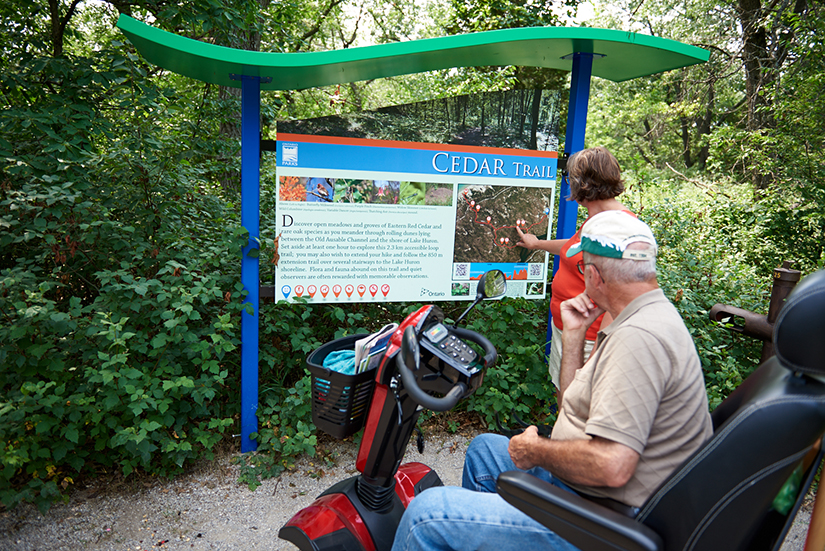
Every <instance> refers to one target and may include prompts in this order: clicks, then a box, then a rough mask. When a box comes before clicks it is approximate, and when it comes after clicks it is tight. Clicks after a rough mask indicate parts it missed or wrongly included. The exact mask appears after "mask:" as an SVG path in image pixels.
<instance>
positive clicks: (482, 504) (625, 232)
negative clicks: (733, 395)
mask: <svg viewBox="0 0 825 551" xmlns="http://www.w3.org/2000/svg"><path fill="white" fill-rule="evenodd" d="M579 248H581V250H583V251H584V255H583V260H582V262H581V263H580V264H579V266H578V267H579V270H580V271H582V272H583V275H584V280H585V286H586V290H585V292H584V293H582V294H581V295H579V296H577V297H574V298H573V299H570V300H568V301H566V302H564V303H563V304H562V306H561V313H562V323H563V326H564V332H563V335H562V364H561V374H560V379H561V385H560V396H561V398H560V401H561V408H560V410H559V414H558V420H557V421H556V424H555V426H554V427H553V431H552V434H551V437H550V438H544V437H541V436H539V435H538V432H537V429H536V427H534V426H531V427H528V428H527V429H525V431H524V432H523V433H522V434H519V435H517V436H514V437H512V438H510V439H507V438H506V437H504V436H501V435H495V434H483V435H480V436H478V437H477V438H475V439H474V440H473V442H472V443H471V444H470V447H469V448H468V450H467V456H466V458H465V462H464V474H463V481H462V486H463V487H462V488H457V487H436V488H430V489H428V490H425V491H424V492H422V493H421V494H419V495H418V496H417V497H416V498H415V499H413V500H412V502H411V503H410V505H409V506H408V508H407V510H406V512H405V513H404V515H403V517H402V519H401V524H400V525H399V527H398V531H397V532H396V535H395V540H394V542H393V551H414V550H427V551H433V550H437V549H438V550H440V549H445V550H446V549H451V550H467V551H484V550H493V551H502V550H504V549H515V550H519V551H523V550H528V549H541V550H568V549H576V548H575V547H574V546H573V545H571V544H570V543H568V542H567V541H565V540H563V539H561V538H560V537H558V536H557V535H556V534H554V533H553V532H551V531H550V530H548V529H547V528H545V527H544V526H542V525H541V524H539V523H538V522H537V521H535V520H533V519H532V518H530V517H529V516H527V515H526V514H524V513H522V512H521V511H519V510H518V509H516V508H515V507H513V506H512V505H510V504H508V503H507V502H505V501H504V499H503V498H502V497H500V496H499V495H498V494H496V479H497V478H498V475H499V474H500V473H502V472H505V471H509V470H514V469H516V468H518V469H522V470H527V471H528V472H529V473H531V474H533V475H535V476H537V477H539V478H541V479H543V480H546V481H548V482H550V483H551V484H553V485H556V486H559V487H561V488H564V489H566V490H569V491H571V492H578V493H580V494H583V495H586V496H588V497H596V498H602V499H606V500H609V501H610V502H611V503H613V504H614V506H616V507H617V508H622V507H624V508H626V509H633V508H637V507H639V506H641V505H642V503H644V501H645V500H646V499H647V497H648V496H649V495H650V494H651V493H652V492H653V491H654V490H655V489H656V488H657V487H658V486H659V484H660V483H661V482H662V481H663V480H664V479H665V478H667V477H668V475H670V474H671V472H672V471H673V470H674V469H675V468H676V467H678V466H679V465H680V464H681V463H682V462H683V461H684V460H685V459H686V458H687V457H688V456H690V455H691V454H692V453H693V452H694V451H696V450H697V449H698V448H699V447H700V446H701V445H702V444H704V443H705V441H707V440H708V439H709V438H710V437H711V435H712V432H713V429H712V425H711V419H710V415H709V413H708V402H707V395H706V394H705V386H704V380H703V376H702V370H701V365H700V362H699V357H698V355H697V353H696V349H695V347H694V344H693V340H692V339H691V336H690V334H689V333H688V330H687V328H686V327H685V325H684V322H683V321H682V319H681V318H680V316H679V314H678V313H677V311H676V309H675V308H674V307H673V305H672V304H671V303H670V302H669V301H668V300H667V298H665V296H664V293H663V292H662V291H661V289H659V285H658V283H657V280H656V251H657V246H656V241H655V239H654V237H653V234H652V232H651V230H650V228H649V227H648V226H647V225H646V224H645V223H644V222H642V221H640V220H638V219H637V218H634V217H633V216H630V215H629V214H627V213H624V212H621V211H606V212H602V213H599V214H597V215H595V216H593V217H592V218H591V219H590V220H589V221H588V222H587V223H586V224H585V225H584V227H583V228H582V235H581V243H580V244H578V245H577V246H576V247H574V248H571V250H570V251H569V252H568V256H570V255H572V254H575V253H576V252H578V250H579ZM574 249H575V250H574ZM605 311H607V312H609V313H610V314H611V315H612V316H613V319H614V321H613V323H612V324H610V325H609V326H608V327H606V328H605V329H604V330H603V331H600V332H599V336H598V339H597V341H596V348H595V350H594V351H593V354H592V356H591V357H590V359H589V360H588V362H587V363H586V364H584V365H582V363H583V362H582V351H583V345H584V338H585V333H586V331H587V328H588V327H589V326H590V324H591V323H592V322H593V320H595V319H596V318H598V317H599V316H600V315H601V314H602V313H603V312H605Z"/></svg>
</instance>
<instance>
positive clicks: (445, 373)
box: [278, 274, 503, 551]
mask: <svg viewBox="0 0 825 551" xmlns="http://www.w3.org/2000/svg"><path fill="white" fill-rule="evenodd" d="M501 277H502V280H503V274H502V276H501ZM482 282H483V279H482V280H481V281H480V282H479V287H481V285H482ZM501 293H502V294H503V290H502V291H501ZM481 295H482V293H481V292H479V296H478V297H477V299H476V302H475V303H473V306H474V305H475V304H476V303H477V302H478V301H479V300H481V298H482V296H481ZM487 296H490V293H488V294H487ZM471 308H472V306H471ZM468 311H469V309H468ZM465 314H466V312H465ZM462 317H463V315H462ZM443 319H444V315H443V313H442V312H441V309H440V308H438V307H436V306H424V307H422V308H420V309H419V310H418V311H416V312H414V313H412V314H410V315H409V316H407V318H406V319H405V320H404V322H403V323H402V324H401V325H400V327H399V328H398V329H397V330H396V331H395V333H394V334H393V335H392V338H391V340H390V342H389V344H388V345H387V349H386V351H385V352H384V356H383V358H382V360H381V363H380V364H379V366H378V367H377V368H376V370H375V372H376V373H375V386H374V390H373V395H372V399H371V402H370V406H369V412H368V414H367V418H366V426H365V429H364V435H363V437H362V438H361V445H360V447H359V449H358V456H357V458H356V463H355V466H356V469H357V470H358V471H359V472H360V473H361V474H359V475H356V476H354V477H351V478H349V479H347V480H343V481H341V482H339V483H337V484H335V485H334V486H332V487H331V488H329V489H328V490H326V491H325V492H324V493H323V494H321V495H320V496H319V497H318V498H317V499H316V500H315V502H314V503H312V505H310V506H309V507H306V508H304V509H303V510H301V511H300V512H298V514H296V515H295V516H293V517H292V518H291V519H290V520H289V521H288V522H287V523H286V524H285V525H284V527H283V528H281V530H280V531H279V532H278V537H279V538H281V539H285V540H288V541H291V542H292V543H294V544H295V545H296V546H298V548H299V549H301V551H324V550H330V551H331V550H333V549H334V550H338V551H387V550H389V549H390V548H391V547H392V542H393V539H394V537H395V531H396V528H397V527H398V524H399V522H400V520H401V516H402V515H403V514H404V511H405V509H406V507H407V505H409V503H410V501H412V499H413V498H414V497H415V496H416V495H418V494H419V493H421V492H422V491H424V490H426V489H427V488H431V487H433V486H441V485H442V482H441V479H439V478H438V475H437V474H436V473H435V471H433V470H432V469H431V468H430V467H428V466H426V465H423V464H421V463H407V464H404V465H401V459H402V458H403V456H404V452H405V451H406V448H407V444H408V443H409V441H410V438H411V436H412V432H413V430H414V428H415V424H416V421H417V420H418V415H419V414H420V412H421V411H422V408H423V407H428V408H429V409H433V410H436V411H446V410H447V409H451V408H452V407H453V406H454V405H455V403H456V402H457V401H458V400H460V399H462V398H464V397H466V396H469V395H470V394H472V393H473V392H474V391H475V390H476V389H477V388H478V387H479V386H480V385H481V382H482V378H483V373H484V370H485V369H486V368H487V367H489V366H490V365H492V364H493V363H494V362H495V359H496V352H495V348H494V347H493V346H492V345H491V344H490V343H489V341H487V339H485V338H484V337H482V336H481V335H479V334H477V333H474V332H472V331H468V330H464V329H457V328H455V327H450V328H447V327H445V326H443V325H442V323H441V322H442V321H443ZM419 338H420V339H421V340H422V341H424V340H426V341H427V342H426V343H423V344H425V347H424V348H425V350H424V351H423V352H422V351H421V349H420V348H419V342H418V341H419ZM450 339H452V341H450ZM462 339H464V340H468V341H471V342H475V343H476V344H478V345H479V346H480V347H481V348H483V349H484V351H485V356H484V358H479V357H478V356H477V355H476V354H475V353H474V352H469V355H468V357H467V358H465V357H459V355H455V358H453V355H451V354H448V353H445V352H452V350H453V349H456V350H458V348H456V347H455V346H453V348H450V346H449V344H453V345H454V343H459V344H460V345H461V344H464V343H463V340H462ZM464 349H465V350H466V349H467V347H466V346H464ZM419 357H424V358H425V360H426V362H425V363H422V364H420V365H419ZM482 363H483V366H482ZM438 395H443V397H442V398H435V397H434V396H438Z"/></svg>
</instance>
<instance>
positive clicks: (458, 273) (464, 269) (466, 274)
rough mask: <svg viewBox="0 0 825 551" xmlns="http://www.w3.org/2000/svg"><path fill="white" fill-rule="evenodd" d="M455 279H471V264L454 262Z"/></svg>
mask: <svg viewBox="0 0 825 551" xmlns="http://www.w3.org/2000/svg"><path fill="white" fill-rule="evenodd" d="M453 279H470V265H469V264H467V263H466V262H462V263H455V264H453Z"/></svg>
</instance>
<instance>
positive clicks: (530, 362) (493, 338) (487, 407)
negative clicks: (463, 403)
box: [467, 299, 555, 430]
mask: <svg viewBox="0 0 825 551" xmlns="http://www.w3.org/2000/svg"><path fill="white" fill-rule="evenodd" d="M548 306H549V303H548V302H547V301H546V300H529V301H528V300H525V299H515V300H513V299H505V300H503V301H500V302H485V303H482V304H480V305H479V306H477V307H476V309H475V310H474V311H473V312H472V313H470V314H469V316H468V322H467V327H468V328H469V329H472V330H474V331H478V332H479V333H481V334H482V335H485V336H486V337H487V338H488V339H490V342H492V343H493V345H494V346H495V347H496V350H497V351H498V354H499V359H498V361H497V362H496V365H495V366H494V367H492V368H490V369H488V370H487V373H486V374H485V376H484V383H483V384H482V387H481V388H480V389H479V390H478V391H477V392H476V393H475V394H474V395H473V396H472V397H471V398H470V399H469V401H468V403H467V409H468V410H469V411H475V412H477V413H478V414H479V415H480V416H481V418H482V419H483V420H484V422H485V423H486V424H487V426H488V427H489V428H490V429H491V430H494V429H495V426H496V425H495V419H496V415H497V414H498V416H499V417H500V419H501V421H502V423H505V424H506V423H507V422H508V421H510V420H511V414H512V413H513V412H516V413H517V415H518V416H519V417H520V418H522V419H525V420H527V419H538V422H541V423H543V422H545V419H546V417H547V416H548V415H549V414H550V413H551V409H552V406H553V404H555V388H554V387H553V385H552V383H550V375H549V374H548V372H547V364H546V363H545V361H544V351H545V342H546V340H547V310H548Z"/></svg>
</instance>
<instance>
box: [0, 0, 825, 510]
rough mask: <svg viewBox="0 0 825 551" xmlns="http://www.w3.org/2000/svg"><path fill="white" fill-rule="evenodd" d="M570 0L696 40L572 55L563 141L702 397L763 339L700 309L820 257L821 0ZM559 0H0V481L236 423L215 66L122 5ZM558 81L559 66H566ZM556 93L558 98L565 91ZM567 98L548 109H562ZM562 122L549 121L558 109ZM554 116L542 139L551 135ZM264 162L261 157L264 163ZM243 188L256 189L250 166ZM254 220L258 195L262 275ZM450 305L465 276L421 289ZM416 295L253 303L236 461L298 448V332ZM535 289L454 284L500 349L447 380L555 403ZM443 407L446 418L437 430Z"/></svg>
mask: <svg viewBox="0 0 825 551" xmlns="http://www.w3.org/2000/svg"><path fill="white" fill-rule="evenodd" d="M594 7H595V10H594V15H593V17H592V18H590V19H588V20H587V21H586V22H584V23H583V24H586V25H588V26H594V27H604V28H614V29H622V30H632V31H637V32H643V33H646V34H651V35H655V36H661V37H666V38H672V39H675V40H679V41H682V42H685V43H688V44H693V45H697V46H701V47H703V48H706V49H708V50H709V51H710V60H709V62H708V63H705V64H702V65H698V66H694V67H690V68H686V69H682V70H677V71H671V72H668V73H664V74H659V75H653V76H650V77H646V78H640V79H636V80H633V81H630V82H625V83H620V84H616V83H611V82H606V81H602V80H599V79H594V81H593V83H592V85H591V101H590V109H589V116H588V131H587V140H586V143H587V145H588V146H593V145H604V146H606V147H608V148H609V149H610V150H611V151H613V152H614V153H615V154H616V156H617V157H618V159H619V161H620V163H621V165H622V167H623V168H624V176H625V178H626V180H627V188H628V189H627V191H626V192H625V193H624V195H623V196H622V200H623V201H624V202H625V204H627V205H628V206H629V207H630V208H631V209H632V210H634V211H635V212H636V213H638V214H639V216H640V217H641V218H642V219H644V220H645V221H647V222H648V223H649V224H650V225H651V226H652V227H653V229H654V231H655V234H656V237H657V239H658V240H659V243H660V246H661V250H662V254H661V258H660V263H659V270H660V282H661V284H662V287H663V288H664V290H665V293H666V294H667V296H668V297H669V298H670V299H671V300H672V301H673V302H674V304H676V306H677V308H678V309H679V311H680V313H681V314H682V315H683V316H684V318H685V320H686V323H687V324H688V327H689V328H690V331H691V333H692V334H693V337H694V339H695V342H696V346H697V349H698V350H699V354H700V356H701V360H702V366H703V368H704V372H705V378H706V382H707V389H708V395H709V397H710V401H711V407H714V406H715V405H716V404H718V403H719V402H720V401H721V400H722V399H723V398H724V397H725V396H726V395H727V394H728V393H730V391H731V390H733V389H734V388H735V387H736V386H737V385H738V384H739V383H740V382H741V380H742V379H743V377H745V376H747V374H748V373H749V372H750V371H751V370H752V369H753V368H754V367H755V365H756V363H757V362H758V358H759V351H760V347H761V343H759V342H757V341H754V340H752V339H749V338H747V337H743V336H741V335H739V334H736V333H733V332H729V331H726V330H724V329H723V328H722V327H720V326H719V325H718V324H717V323H715V322H711V321H710V320H709V319H708V314H707V312H708V310H709V308H710V307H711V306H712V305H713V304H715V303H726V304H731V305H734V306H738V307H741V308H745V309H749V310H753V311H756V312H762V313H764V312H766V311H767V304H768V296H769V294H770V287H771V270H772V269H773V268H774V267H776V266H778V265H780V264H781V263H782V262H783V261H786V260H787V261H792V262H793V267H794V268H796V269H799V270H801V271H802V272H803V274H807V273H811V272H813V271H815V270H817V269H822V268H823V265H825V254H824V253H823V247H822V243H823V238H824V237H825V207H824V206H823V205H825V153H823V145H824V144H823V141H824V140H825V128H824V127H825V93H824V92H825V51H823V50H824V49H825V48H824V47H823V42H822V40H821V37H822V36H824V35H825V7H823V5H822V4H821V3H818V2H813V1H812V0H688V1H687V2H675V1H673V0H605V1H604V3H602V4H597V5H595V6H594ZM577 8H578V0H559V1H556V2H550V1H544V0H528V1H524V0H432V1H430V2H428V3H421V2H415V1H414V0H395V1H393V2H379V1H377V0H284V1H280V2H272V1H271V0H257V1H249V0H189V1H186V2H183V1H179V0H106V1H103V0H99V1H95V2H93V1H91V0H85V1H83V0H7V1H5V2H2V3H0V16H2V26H0V128H1V129H2V130H0V166H1V167H2V172H0V319H2V323H0V445H2V449H1V450H0V458H1V459H2V464H1V465H0V503H2V507H13V506H15V505H16V504H17V503H19V502H21V501H30V502H34V503H36V504H37V505H38V507H40V509H41V510H44V511H45V510H46V509H48V507H49V506H50V505H51V504H52V503H53V502H54V500H58V499H63V498H65V496H66V495H67V492H69V491H71V488H72V487H73V486H74V485H76V484H77V483H78V482H79V481H82V480H83V479H84V477H92V476H97V475H103V474H109V475H111V474H112V473H119V475H120V476H129V475H131V474H132V473H134V472H135V471H141V472H146V473H150V474H153V475H162V476H173V475H175V474H176V473H179V472H181V471H182V470H183V469H185V468H186V467H187V466H188V465H189V464H191V463H192V462H193V461H195V460H197V459H204V458H205V459H208V458H210V457H211V456H212V455H213V454H214V452H215V451H216V449H218V448H220V447H221V446H225V445H227V443H229V445H231V443H232V442H234V441H235V440H236V439H234V436H233V435H237V433H238V432H240V431H239V426H238V425H239V407H240V400H239V383H240V380H239V379H240V358H239V344H240V341H239V323H240V312H241V310H242V308H243V306H242V299H243V296H244V292H243V287H242V285H241V284H240V281H239V279H240V278H239V266H240V262H239V261H240V254H241V248H242V245H243V244H245V242H246V240H247V233H246V231H245V230H244V229H243V228H242V227H241V225H240V213H239V203H240V200H239V199H240V198H239V182H240V175H239V170H240V162H239V124H238V123H239V108H240V100H239V96H238V93H237V90H234V89H225V88H221V87H218V86H214V85H209V84H204V83H201V82H195V81H192V80H190V79H186V78H182V77H179V76H177V75H174V74H169V73H166V72H163V71H161V70H160V69H158V68H157V67H156V66H152V65H150V64H147V63H146V62H145V61H143V60H142V59H141V58H140V56H139V55H137V54H136V52H135V50H134V48H132V46H131V45H130V44H128V43H127V42H125V40H124V38H123V36H122V35H121V34H120V33H119V32H118V31H117V29H115V27H114V23H115V21H116V18H117V16H118V14H119V13H125V14H128V15H131V16H133V17H136V18H138V19H140V20H143V21H146V22H148V23H150V24H152V25H155V26H157V27H160V28H162V29H165V30H167V31H170V32H174V33H177V34H181V35H184V36H187V37H190V38H194V39H197V40H203V41H208V42H213V43H216V44H221V45H225V46H231V47H235V48H246V49H253V50H261V51H275V52H305V51H314V50H331V49H339V48H346V47H350V46H357V45H365V44H370V43H387V42H394V41H399V40H409V39H414V38H422V37H430V36H443V35H450V34H458V33H465V32H473V31H484V30H491V29H498V28H511V27H524V26H545V25H551V26H552V25H565V24H568V25H569V24H575V23H573V22H572V17H573V15H574V14H575V13H576V10H577ZM567 78H568V75H567V74H565V73H559V72H554V71H549V70H542V69H535V68H520V67H497V68H479V69H456V70H449V71H441V72H435V73H425V74H418V75H409V76H405V77H397V78H390V79H382V80H378V81H370V82H357V83H351V84H344V85H342V86H341V87H340V88H337V87H336V88H327V89H316V90H304V91H290V92H283V93H278V94H276V93H265V94H263V95H262V103H263V104H262V114H263V129H264V137H265V138H274V137H275V135H274V132H275V124H276V122H277V121H279V120H287V119H294V118H306V117H316V116H323V115H332V114H339V113H347V112H355V111H360V110H364V109H373V108H379V107H386V106H390V105H395V104H400V103H409V102H414V101H422V100H432V99H439V98H444V97H450V96H454V95H459V94H467V93H474V92H488V91H495V90H504V89H537V88H550V89H552V88H559V87H561V88H562V89H565V90H566V89H567V83H566V79H567ZM565 93H566V92H565ZM562 103H563V104H566V101H563V102H562ZM564 120H565V115H564V113H563V114H562V121H564ZM561 131H562V134H563V132H564V128H562V129H561ZM562 141H563V140H562ZM272 177H274V160H273V159H269V158H268V157H265V161H264V165H263V167H262V178H270V179H271V178H272ZM261 201H262V212H264V213H266V212H271V211H272V210H273V209H274V204H275V201H274V197H272V196H270V195H269V194H268V193H266V192H264V193H263V194H262V198H261ZM273 226H274V220H272V219H268V218H267V217H266V216H263V217H262V234H263V235H264V237H265V239H264V243H263V247H262V250H261V259H262V270H261V271H262V280H263V281H268V280H269V281H271V273H272V272H271V269H272V267H271V266H272V260H273V257H274V253H275V251H274V248H273V238H274V237H275V236H274V235H273V234H272V229H274V228H273ZM442 305H443V306H444V308H445V310H446V311H447V314H448V316H451V317H455V316H456V315H457V312H460V311H461V310H462V309H463V306H464V305H463V304H462V303H457V304H452V303H443V304H442ZM415 307H416V305H413V304H379V305H375V304H363V305H354V306H346V307H342V306H338V305H324V306H311V305H306V304H295V305H284V304H277V305H276V304H274V303H271V302H270V303H263V304H262V305H261V313H260V331H261V346H260V384H261V387H260V405H259V409H258V415H259V426H260V431H259V433H258V434H257V435H256V436H257V439H258V442H259V451H258V453H256V454H246V455H245V456H242V457H241V458H240V461H241V462H243V464H244V469H243V470H242V472H243V475H242V479H243V481H244V482H246V483H248V484H249V485H250V487H252V488H254V487H255V486H256V484H257V482H258V481H259V480H260V478H261V477H267V476H275V475H277V474H279V473H280V472H281V471H282V470H283V469H284V468H288V467H289V466H290V465H291V464H292V461H293V459H294V458H295V457H296V456H297V455H299V454H302V453H314V451H315V447H316V442H317V441H316V434H315V428H314V426H313V425H312V419H311V415H310V403H309V399H308V398H309V378H308V376H307V374H306V372H305V370H304V359H305V356H306V354H307V353H308V352H310V351H312V350H313V349H314V348H316V347H317V346H319V345H320V344H322V343H323V342H326V341H328V340H330V339H332V338H335V337H338V336H342V335H346V334H352V333H355V332H358V331H371V330H375V329H377V328H379V327H380V326H382V325H383V324H384V323H385V322H387V321H399V320H400V319H401V318H402V317H403V316H404V315H405V313H407V312H409V311H411V310H412V309H414V308H415ZM546 312H547V302H546V301H530V302H528V301H520V300H506V301H502V302H498V303H489V304H485V305H482V306H481V307H479V308H478V309H477V310H476V311H475V312H474V314H473V315H472V316H471V320H470V321H469V325H470V327H471V328H473V327H475V328H478V329H483V331H484V333H485V334H486V335H487V336H488V337H489V338H490V339H491V341H492V342H493V343H494V344H495V345H496V346H497V348H498V350H499V353H500V361H499V364H498V365H497V366H496V367H495V368H493V369H491V370H489V372H488V374H487V376H486V378H485V383H484V386H483V388H482V389H481V390H480V391H479V392H477V393H476V394H475V395H474V396H473V397H472V398H471V399H470V400H469V401H467V402H466V403H465V404H464V406H463V407H464V411H465V412H466V414H468V415H477V416H478V418H479V419H480V421H481V422H483V423H485V424H487V425H490V424H492V423H493V420H494V415H495V413H496V412H498V413H499V414H500V416H501V417H502V419H503V421H504V422H505V423H506V422H508V421H509V420H510V419H511V416H512V413H513V412H514V411H515V412H517V413H518V414H519V416H521V417H523V418H525V419H531V420H534V421H538V422H552V420H553V419H552V415H551V414H550V412H551V411H552V406H553V396H552V392H551V391H550V389H549V388H548V387H549V385H548V380H547V375H546V367H545V364H544V358H543V351H544V344H545V334H546ZM457 425H458V421H455V420H449V421H448V422H447V426H448V427H449V428H450V429H452V430H455V429H456V428H457Z"/></svg>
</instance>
